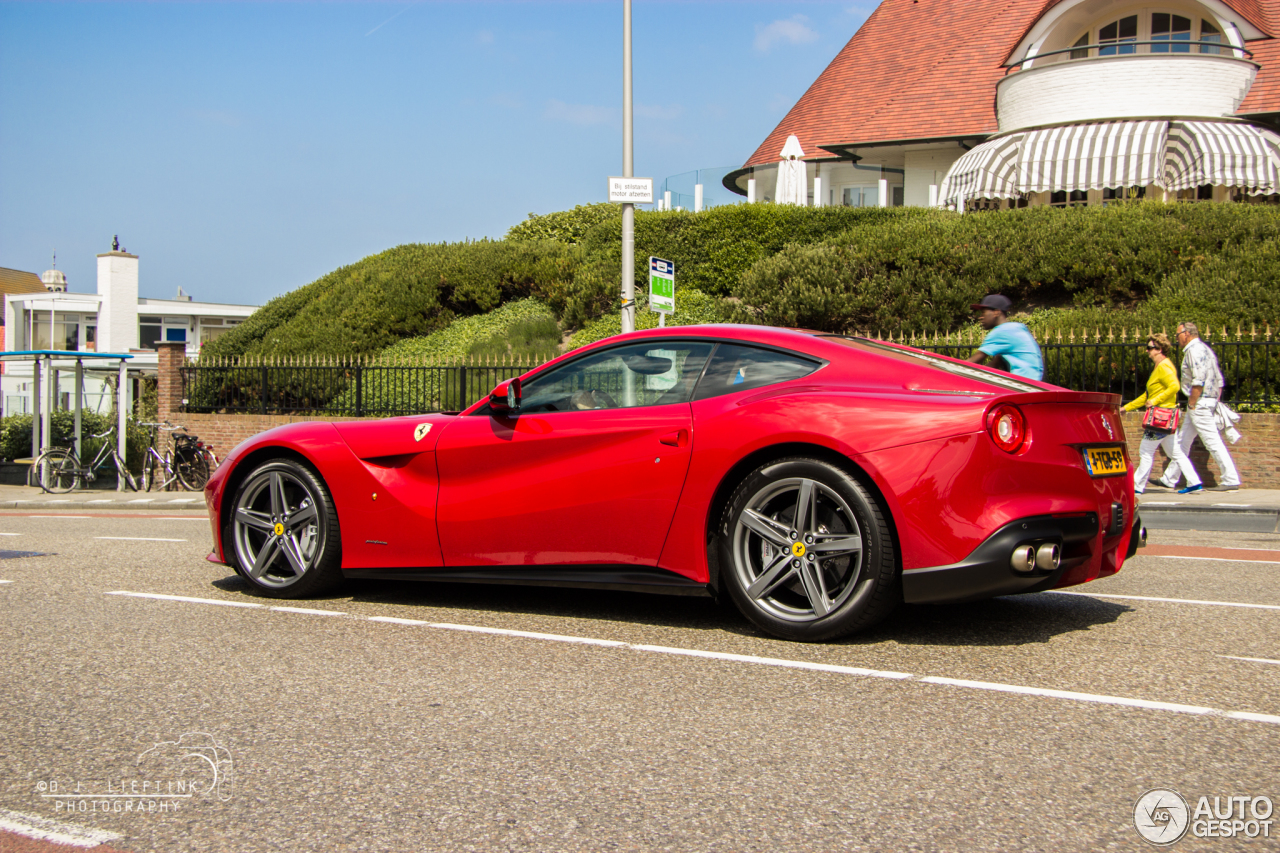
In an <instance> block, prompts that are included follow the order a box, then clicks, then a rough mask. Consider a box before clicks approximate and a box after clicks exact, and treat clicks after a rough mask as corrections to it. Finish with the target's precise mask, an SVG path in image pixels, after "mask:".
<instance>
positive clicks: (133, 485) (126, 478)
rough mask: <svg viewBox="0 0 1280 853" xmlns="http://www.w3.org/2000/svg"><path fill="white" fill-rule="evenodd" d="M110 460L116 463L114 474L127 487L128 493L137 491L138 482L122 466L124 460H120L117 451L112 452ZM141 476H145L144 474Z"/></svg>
mask: <svg viewBox="0 0 1280 853" xmlns="http://www.w3.org/2000/svg"><path fill="white" fill-rule="evenodd" d="M111 459H112V461H113V462H115V463H116V474H117V475H118V476H119V477H120V479H121V480H122V481H123V482H124V484H125V485H126V486H128V487H129V491H131V492H136V491H138V481H137V480H135V479H134V478H133V475H132V474H130V473H129V469H128V468H126V467H125V466H124V460H123V459H121V458H120V454H119V453H118V452H117V451H115V450H112V451H111ZM143 476H146V475H145V472H144V474H143Z"/></svg>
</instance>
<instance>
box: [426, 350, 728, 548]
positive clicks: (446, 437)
mask: <svg viewBox="0 0 1280 853" xmlns="http://www.w3.org/2000/svg"><path fill="white" fill-rule="evenodd" d="M709 351H710V345H709V344H706V343H696V342H695V343H688V344H680V343H676V344H672V343H668V342H666V341H664V342H662V343H654V342H647V343H644V344H638V345H637V344H633V345H630V346H621V347H614V348H610V349H608V350H596V351H594V352H592V353H588V354H587V355H586V356H584V357H583V358H581V359H578V360H575V361H571V362H568V363H566V364H564V365H560V366H557V368H554V369H552V370H550V371H548V374H547V375H546V376H545V377H543V376H534V377H532V378H531V379H530V380H529V382H528V383H526V386H525V388H526V391H525V398H524V399H525V401H526V406H525V407H524V408H522V409H521V411H520V412H519V413H518V414H517V415H514V416H508V415H495V414H489V413H487V412H485V413H481V414H473V415H470V416H467V417H462V418H458V419H456V420H455V421H454V422H453V423H451V424H450V425H449V426H448V427H447V428H446V429H445V430H444V432H443V433H442V434H441V436H440V442H439V444H438V445H437V447H436V458H437V460H438V464H439V472H440V498H439V504H438V508H437V521H438V524H439V530H440V544H441V548H442V551H443V556H444V563H445V565H446V566H454V567H461V566H539V565H571V564H578V565H582V564H597V565H617V564H629V565H650V566H652V565H656V564H657V561H658V556H659V554H661V552H662V545H663V542H664V541H665V539H666V536H667V531H668V529H669V528H670V526H671V518H672V516H673V514H674V513H675V507H676V503H677V501H678V500H679V498H680V490H681V487H682V486H683V484H684V478H685V474H686V473H687V471H688V469H689V453H690V449H691V447H692V438H693V436H692V417H691V414H690V406H689V403H688V399H689V396H690V395H691V393H692V388H693V383H694V382H695V381H696V379H697V375H698V373H700V372H701V369H702V365H703V364H704V363H705V361H706V356H707V354H708V353H709ZM655 353H656V355H655ZM664 362H665V365H664ZM628 365H630V367H628ZM664 366H665V367H666V368H667V369H665V370H663V371H662V372H661V373H657V372H655V371H658V370H659V369H662V368H664ZM634 371H647V372H638V373H637V372H634ZM628 372H632V375H631V376H628V375H627V373H628ZM628 403H630V405H627V404H628ZM584 406H591V407H592V408H583V407H584Z"/></svg>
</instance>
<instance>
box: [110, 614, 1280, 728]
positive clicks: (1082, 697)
mask: <svg viewBox="0 0 1280 853" xmlns="http://www.w3.org/2000/svg"><path fill="white" fill-rule="evenodd" d="M106 594H107V595H127V596H132V597H134V598H156V599H162V600H166V601H187V602H194V603H198V604H222V605H229V606H232V607H262V606H263V605H261V604H248V603H240V602H234V601H216V600H212V599H207V598H189V597H186V596H181V595H161V594H158V593H146V592H123V591H118V592H109V593H106ZM1063 594H1065V595H1084V593H1063ZM1102 597H1106V598H1136V597H1137V596H1102ZM1151 600H1154V601H1175V602H1179V603H1192V604H1221V603H1223V602H1185V601H1184V600H1183V599H1151ZM1229 606H1236V607H1271V605H1250V604H1235V605H1229ZM272 609H273V610H292V611H296V612H299V613H306V612H317V611H307V610H306V609H304V608H281V607H273V608H272ZM1275 609H1277V610H1280V607H1277V608H1275ZM318 612H320V613H323V614H324V615H326V616H336V615H339V614H337V613H334V612H332V611H327V610H326V611H318ZM350 618H353V619H363V620H365V621H368V622H383V623H387V624H392V625H408V626H415V627H424V628H436V629H441V630H446V631H465V632H467V633H475V634H492V635H499V636H508V637H517V638H521V639H534V640H550V641H553V642H560V643H573V644H578V645H584V644H585V645H592V646H605V647H609V648H626V649H631V650H633V651H638V652H651V653H655V654H667V655H678V656H681V657H694V658H704V659H711V660H722V661H727V662H730V663H750V664H760V665H764V666H777V667H784V668H787V669H800V670H808V671H811V672H827V673H832V674H836V675H854V676H862V677H870V678H886V679H892V680H894V681H899V682H901V683H904V684H905V683H913V682H914V683H917V684H933V685H938V686H945V687H960V688H964V689H968V690H988V691H992V692H996V693H1011V694H1017V695H1022V696H1037V697H1043V698H1048V699H1063V700H1067V701H1072V702H1088V703H1092V704H1100V705H1117V706H1120V707H1126V708H1140V709H1143V710H1148V711H1168V712H1173V713H1178V714H1197V715H1201V716H1213V717H1223V718H1226V719H1231V720H1245V721H1249V722H1255V723H1269V724H1272V725H1280V715H1276V714H1257V713H1254V712H1252V711H1223V710H1218V709H1216V708H1208V707H1203V706H1200V705H1185V704H1181V703H1178V702H1157V701H1153V700H1150V699H1133V698H1129V697H1126V696H1108V695H1105V694H1099V693H1080V692H1076V691H1073V690H1051V689H1048V688H1044V687H1027V686H1024V685H1018V684H1002V683H999V682H993V681H971V680H968V679H961V678H944V677H941V676H934V675H930V676H918V675H914V674H912V673H909V672H892V671H887V670H876V669H864V668H862V667H855V666H838V665H835V664H825V663H815V662H813V661H799V660H785V659H783V658H767V657H757V656H755V655H736V654H728V653H724V652H708V651H703V650H700V649H681V648H673V647H670V646H649V645H641V644H633V643H624V642H621V641H618V640H602V639H595V638H593V637H574V636H569V635H565V634H543V633H539V632H536V631H515V630H511V629H508V628H486V627H483V626H480V625H456V624H452V623H448V622H427V621H426V620H424V619H402V618H399V617H396V616H367V617H362V616H353V617H350Z"/></svg>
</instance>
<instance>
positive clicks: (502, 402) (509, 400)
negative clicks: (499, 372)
mask: <svg viewBox="0 0 1280 853" xmlns="http://www.w3.org/2000/svg"><path fill="white" fill-rule="evenodd" d="M489 408H490V409H492V410H493V412H494V413H495V414H513V413H515V412H518V411H520V377H518V376H517V377H516V378H515V379H508V380H507V381H506V382H500V383H498V387H497V388H494V389H493V390H492V391H490V392H489Z"/></svg>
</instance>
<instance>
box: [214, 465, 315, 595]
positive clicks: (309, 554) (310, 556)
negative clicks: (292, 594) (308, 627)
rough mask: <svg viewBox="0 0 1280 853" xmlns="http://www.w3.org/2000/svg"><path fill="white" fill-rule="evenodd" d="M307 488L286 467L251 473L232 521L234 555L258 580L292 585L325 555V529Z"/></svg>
mask: <svg viewBox="0 0 1280 853" xmlns="http://www.w3.org/2000/svg"><path fill="white" fill-rule="evenodd" d="M316 504H317V501H316V496H315V495H314V494H313V493H312V490H311V487H310V486H308V485H307V484H306V483H304V482H303V481H302V480H300V479H298V478H297V477H295V476H294V475H293V474H291V473H289V472H288V471H285V470H279V469H267V470H262V471H258V472H255V473H254V474H253V476H252V477H251V478H250V479H249V481H248V482H247V483H245V485H244V487H243V488H242V489H241V491H240V497H239V500H238V501H237V502H236V511H235V517H234V518H233V519H232V524H233V536H234V541H235V549H236V557H237V558H238V559H239V561H240V566H241V568H243V569H244V571H245V573H246V574H248V575H249V577H250V578H252V579H253V580H255V581H256V582H257V583H259V584H261V585H263V586H266V587H273V588H276V589H282V588H284V587H287V586H291V585H293V584H294V583H296V582H297V581H298V580H300V579H301V578H302V577H303V576H305V575H306V573H307V572H308V571H311V570H312V569H313V568H315V565H316V561H317V560H318V559H319V558H320V555H322V554H323V553H324V531H323V530H322V529H321V526H320V525H321V520H320V517H319V515H318V514H317V513H316Z"/></svg>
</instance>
